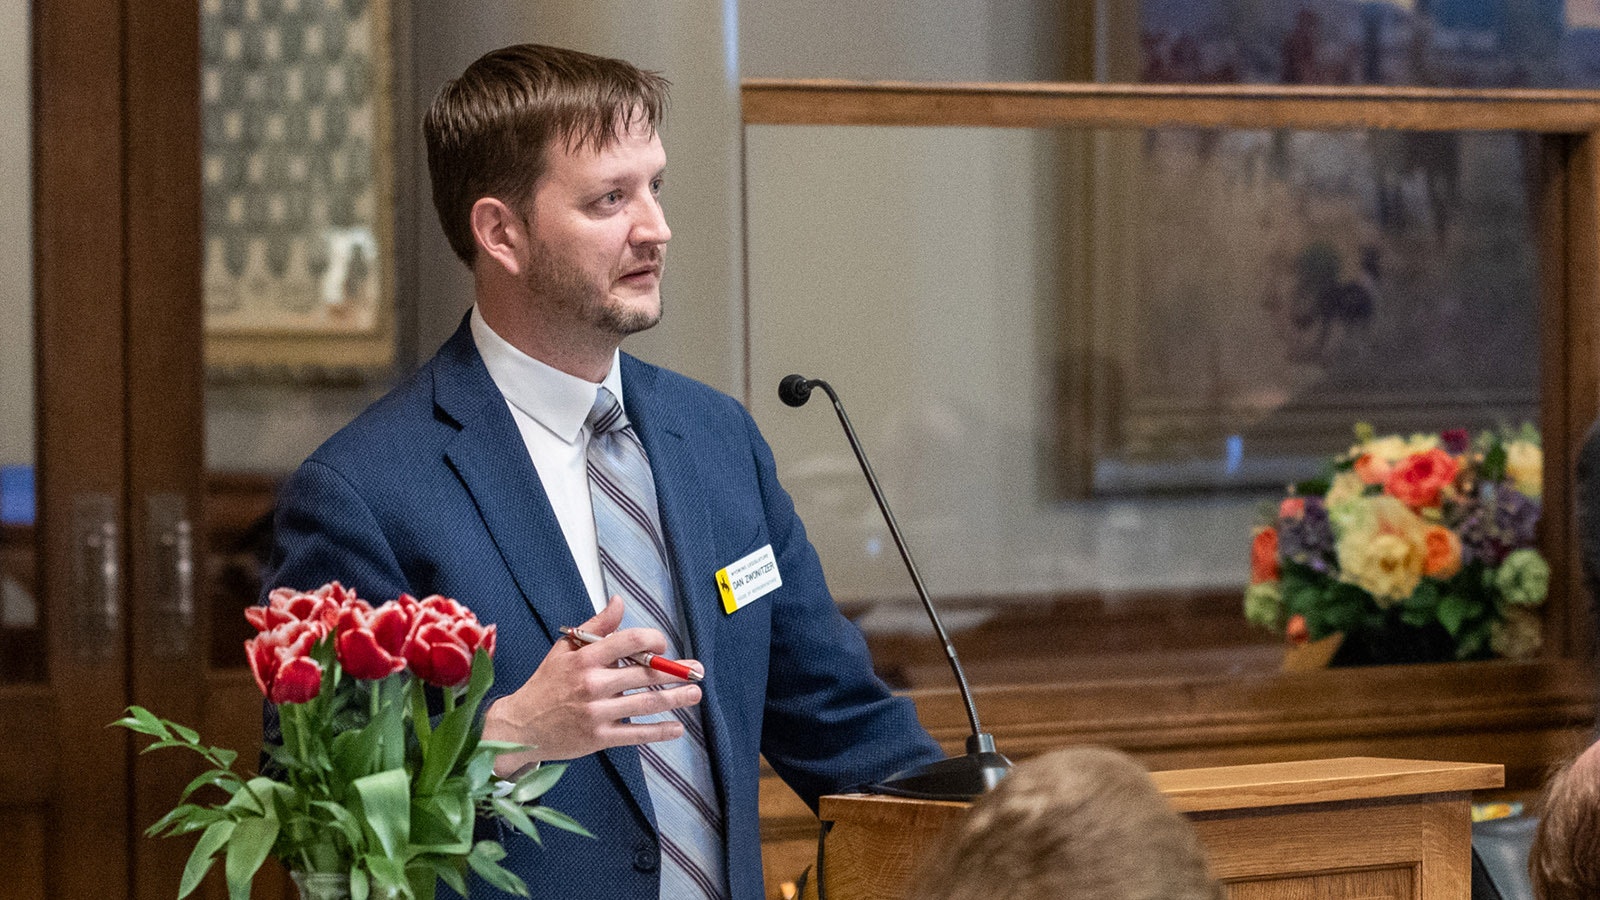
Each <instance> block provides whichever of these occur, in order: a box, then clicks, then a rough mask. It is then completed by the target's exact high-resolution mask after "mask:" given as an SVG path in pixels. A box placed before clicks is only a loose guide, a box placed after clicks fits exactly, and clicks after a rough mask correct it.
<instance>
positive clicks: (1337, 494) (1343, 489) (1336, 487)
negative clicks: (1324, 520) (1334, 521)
mask: <svg viewBox="0 0 1600 900" xmlns="http://www.w3.org/2000/svg"><path fill="white" fill-rule="evenodd" d="M1366 489H1367V483H1366V482H1364V481H1362V480H1361V476H1360V475H1357V474H1356V473H1355V472H1354V471H1350V470H1346V471H1343V472H1340V473H1339V474H1337V475H1335V476H1333V481H1332V482H1331V483H1330V484H1329V485H1328V496H1327V497H1326V498H1324V499H1325V500H1326V501H1327V504H1328V506H1329V508H1332V507H1334V506H1338V505H1339V504H1341V503H1344V502H1346V501H1349V500H1353V499H1355V498H1357V497H1360V496H1361V494H1362V493H1363V492H1364V491H1366Z"/></svg>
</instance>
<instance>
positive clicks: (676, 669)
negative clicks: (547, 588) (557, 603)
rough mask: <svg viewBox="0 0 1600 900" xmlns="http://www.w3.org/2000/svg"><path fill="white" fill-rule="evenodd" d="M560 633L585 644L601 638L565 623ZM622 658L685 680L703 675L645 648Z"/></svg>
mask: <svg viewBox="0 0 1600 900" xmlns="http://www.w3.org/2000/svg"><path fill="white" fill-rule="evenodd" d="M561 633H562V634H564V635H566V636H567V637H569V638H572V639H573V640H577V641H582V642H583V643H585V644H593V643H595V642H597V641H599V640H600V639H601V638H600V635H598V634H591V633H589V632H587V631H582V630H580V629H577V628H571V627H568V626H566V625H563V626H561ZM623 659H626V660H627V661H628V662H631V663H635V664H637V665H641V666H649V667H650V668H652V669H655V670H656V671H657V672H665V673H667V674H668V675H675V676H677V677H679V678H682V679H685V680H687V681H699V680H700V679H702V678H704V677H705V676H704V675H701V674H700V673H699V672H698V671H697V670H695V669H693V668H690V667H689V666H686V665H684V664H683V663H681V662H678V661H677V660H675V659H667V658H666V657H665V656H657V655H655V654H654V653H651V652H650V651H648V650H645V651H643V652H641V653H635V654H633V655H632V656H624V657H623Z"/></svg>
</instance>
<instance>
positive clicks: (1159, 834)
mask: <svg viewBox="0 0 1600 900" xmlns="http://www.w3.org/2000/svg"><path fill="white" fill-rule="evenodd" d="M944 840H945V843H944V845H943V848H942V852H936V853H935V854H932V855H930V856H929V860H930V864H929V865H928V867H927V868H926V869H924V870H923V871H922V872H921V873H920V875H919V877H918V879H917V888H916V890H914V891H913V892H912V893H911V894H910V896H913V897H917V898H919V900H980V898H982V900H988V898H996V897H998V898H1003V900H1045V898H1051V900H1054V898H1059V897H1080V898H1092V900H1221V898H1222V896H1223V895H1222V886H1221V885H1220V884H1219V883H1218V882H1217V881H1216V880H1215V879H1213V878H1212V877H1211V874H1210V872H1209V870H1208V869H1207V866H1206V857H1205V851H1204V849H1203V848H1202V847H1201V846H1200V839H1199V837H1197V836H1196V834H1195V831H1194V828H1193V827H1192V826H1191V825H1190V824H1189V822H1188V820H1186V819H1184V818H1183V816H1182V815H1180V814H1179V813H1178V812H1177V811H1176V810H1175V809H1173V808H1172V806H1171V804H1169V803H1168V802H1167V799H1166V798H1165V797H1163V796H1162V795H1161V792H1160V791H1159V790H1157V788H1156V786H1155V783H1154V782H1152V781H1151V780H1150V775H1149V773H1148V772H1146V771H1145V769H1144V767H1143V766H1141V765H1140V764H1139V763H1138V762H1136V761H1135V760H1133V759H1132V758H1131V757H1129V756H1127V755H1126V754H1124V753H1120V752H1117V751H1115V750H1110V749H1106V748H1103V747H1070V748H1067V749H1064V750H1057V751H1055V752H1053V753H1048V754H1045V755H1044V756H1039V757H1035V758H1033V759H1030V760H1027V761H1025V762H1022V763H1020V764H1018V765H1017V766H1016V768H1014V769H1013V770H1012V771H1011V774H1010V775H1009V776H1007V777H1006V779H1005V780H1004V781H1002V782H1000V785H999V786H998V787H996V788H995V789H994V790H992V791H990V792H989V793H988V794H985V795H984V796H983V797H981V798H979V799H978V801H977V802H976V803H974V804H973V806H972V810H971V811H970V812H969V813H968V815H967V816H966V817H965V818H964V819H962V820H961V822H960V824H959V825H957V826H956V828H955V829H954V830H953V831H952V832H951V833H950V834H948V835H946V836H945V839H944Z"/></svg>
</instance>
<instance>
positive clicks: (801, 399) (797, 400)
mask: <svg viewBox="0 0 1600 900" xmlns="http://www.w3.org/2000/svg"><path fill="white" fill-rule="evenodd" d="M778 399H779V400H782V401H783V402H784V403H787V404H788V405H790V406H794V407H800V406H805V405H806V401H807V400H810V399H811V382H810V381H808V380H806V377H805V376H804V375H785V376H784V378H783V380H782V381H780V382H778Z"/></svg>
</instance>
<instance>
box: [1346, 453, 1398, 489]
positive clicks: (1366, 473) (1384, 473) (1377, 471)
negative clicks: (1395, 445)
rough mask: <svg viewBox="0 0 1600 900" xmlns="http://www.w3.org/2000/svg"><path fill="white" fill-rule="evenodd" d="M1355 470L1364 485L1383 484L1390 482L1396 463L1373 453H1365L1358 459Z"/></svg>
mask: <svg viewBox="0 0 1600 900" xmlns="http://www.w3.org/2000/svg"><path fill="white" fill-rule="evenodd" d="M1355 470H1356V475H1358V476H1360V478H1361V481H1362V483H1363V484H1383V483H1384V482H1385V481H1387V480H1388V478H1389V473H1391V472H1393V471H1394V463H1391V462H1390V461H1388V460H1387V459H1384V458H1382V457H1380V456H1376V455H1374V454H1371V453H1363V454H1361V455H1360V456H1358V457H1356V465H1355Z"/></svg>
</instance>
